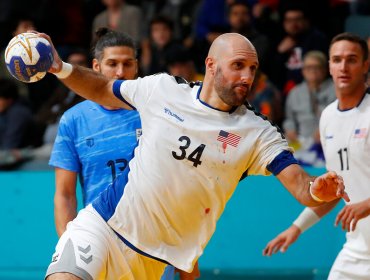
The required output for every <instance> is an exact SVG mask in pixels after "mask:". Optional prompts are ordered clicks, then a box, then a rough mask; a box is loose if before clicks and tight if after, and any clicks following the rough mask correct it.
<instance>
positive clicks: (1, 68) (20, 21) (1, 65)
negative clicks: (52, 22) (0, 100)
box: [0, 15, 36, 99]
mask: <svg viewBox="0 0 370 280" xmlns="http://www.w3.org/2000/svg"><path fill="white" fill-rule="evenodd" d="M11 30H12V31H11V34H10V36H9V38H8V41H10V39H11V38H12V37H14V36H16V35H18V34H21V33H24V32H27V30H36V26H35V21H34V20H33V18H31V17H30V16H27V15H20V16H16V17H14V18H13V20H12V24H11ZM4 57H5V48H4V49H3V50H2V51H1V58H2V59H0V78H7V79H13V80H14V83H15V84H16V85H17V87H18V92H19V95H20V96H22V97H23V98H26V99H27V98H29V90H28V86H27V84H25V83H22V82H20V81H18V80H16V79H14V78H13V76H11V75H10V73H9V71H8V69H7V68H6V64H5V60H4Z"/></svg>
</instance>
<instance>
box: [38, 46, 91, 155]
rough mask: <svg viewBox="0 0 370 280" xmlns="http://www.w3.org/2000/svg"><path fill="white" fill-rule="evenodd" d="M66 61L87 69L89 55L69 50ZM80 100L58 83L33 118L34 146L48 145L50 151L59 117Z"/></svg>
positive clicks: (81, 51) (85, 52)
mask: <svg viewBox="0 0 370 280" xmlns="http://www.w3.org/2000/svg"><path fill="white" fill-rule="evenodd" d="M66 61H67V62H68V63H71V64H77V65H81V66H85V67H89V54H88V52H87V51H86V50H85V49H83V48H74V49H71V50H70V53H69V55H68V56H67V59H66ZM82 100H83V98H82V97H80V96H79V95H77V94H75V93H74V92H73V91H71V90H69V89H68V88H67V87H66V86H65V85H64V84H62V83H59V84H58V87H57V88H56V89H55V90H54V91H53V93H52V94H51V96H50V98H49V99H48V100H46V101H45V102H44V104H43V106H42V107H41V109H40V110H39V111H38V112H37V114H36V116H35V122H36V124H37V126H36V127H37V129H36V131H35V133H34V135H33V136H34V137H33V143H34V146H40V145H49V146H50V149H51V145H52V144H53V143H54V140H55V137H56V134H57V131H58V123H59V120H60V118H61V116H62V115H63V113H64V112H65V111H67V110H68V109H69V108H71V107H72V106H74V105H76V104H77V103H79V102H81V101H82Z"/></svg>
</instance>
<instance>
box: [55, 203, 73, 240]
mask: <svg viewBox="0 0 370 280" xmlns="http://www.w3.org/2000/svg"><path fill="white" fill-rule="evenodd" d="M76 216H77V200H76V198H66V197H56V198H55V206H54V218H55V227H56V230H57V233H58V236H59V237H60V236H61V235H62V234H63V232H64V231H65V230H66V227H67V224H68V222H70V221H72V220H73V219H74V218H75V217H76Z"/></svg>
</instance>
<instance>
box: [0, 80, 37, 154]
mask: <svg viewBox="0 0 370 280" xmlns="http://www.w3.org/2000/svg"><path fill="white" fill-rule="evenodd" d="M31 124H32V113H31V110H30V108H29V107H28V106H27V105H26V104H24V103H23V102H22V100H21V99H20V98H19V93H18V89H17V86H16V85H15V83H14V82H13V81H12V80H8V79H0V150H4V149H5V150H6V149H17V148H23V147H26V146H28V142H27V140H28V133H29V132H31V127H30V126H31Z"/></svg>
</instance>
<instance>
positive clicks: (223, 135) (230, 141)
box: [217, 130, 241, 147]
mask: <svg viewBox="0 0 370 280" xmlns="http://www.w3.org/2000/svg"><path fill="white" fill-rule="evenodd" d="M240 139H241V137H240V136H239V135H236V134H234V133H230V132H227V131H225V130H220V132H219V133H218V136H217V141H220V142H222V143H223V144H224V145H231V146H233V147H237V146H238V145H239V142H240Z"/></svg>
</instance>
